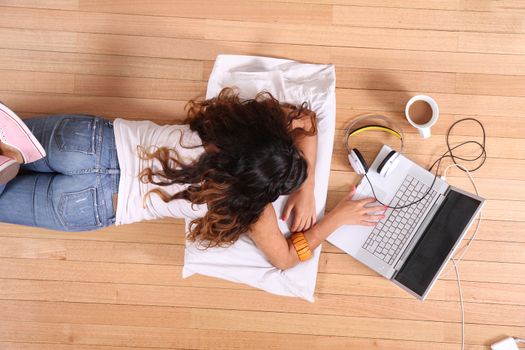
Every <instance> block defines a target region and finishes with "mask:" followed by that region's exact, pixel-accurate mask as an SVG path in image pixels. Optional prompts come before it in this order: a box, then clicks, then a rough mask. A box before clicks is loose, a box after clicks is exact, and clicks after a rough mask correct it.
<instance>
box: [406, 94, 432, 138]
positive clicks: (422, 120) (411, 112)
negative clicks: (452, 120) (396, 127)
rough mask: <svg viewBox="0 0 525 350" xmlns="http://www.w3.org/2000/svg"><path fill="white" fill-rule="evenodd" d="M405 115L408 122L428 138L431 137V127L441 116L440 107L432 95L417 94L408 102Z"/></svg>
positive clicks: (423, 136)
mask: <svg viewBox="0 0 525 350" xmlns="http://www.w3.org/2000/svg"><path fill="white" fill-rule="evenodd" d="M405 116H406V118H407V120H408V122H409V123H410V124H411V125H412V126H413V127H415V128H416V129H418V131H419V134H420V135H421V137H422V138H424V139H426V138H429V137H430V127H431V126H432V125H434V124H435V123H436V122H437V120H438V118H439V108H438V105H437V103H436V101H434V99H433V98H432V97H430V96H427V95H417V96H414V97H412V98H411V99H410V100H409V101H408V102H407V105H406V107H405Z"/></svg>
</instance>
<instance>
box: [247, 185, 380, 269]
mask: <svg viewBox="0 0 525 350" xmlns="http://www.w3.org/2000/svg"><path fill="white" fill-rule="evenodd" d="M354 192H355V188H354V189H353V190H352V191H351V192H350V193H349V194H347V195H346V196H345V197H344V198H343V199H342V200H341V201H340V202H339V204H337V206H336V207H335V208H334V209H332V210H331V211H330V212H329V213H328V214H326V215H325V216H324V217H323V219H322V220H321V221H319V222H318V223H317V224H316V225H313V226H312V227H310V228H309V229H308V230H306V231H305V233H304V236H305V238H306V241H307V242H308V245H309V246H310V249H311V250H312V251H313V250H314V249H315V248H317V247H318V246H319V245H320V244H321V243H322V242H323V241H324V240H325V239H326V237H328V236H329V235H330V234H331V233H332V232H334V231H335V230H336V229H338V228H339V227H340V226H342V225H363V226H374V225H375V224H376V223H377V221H379V220H381V219H382V218H383V217H384V216H383V215H372V214H370V213H371V212H377V211H381V210H383V211H384V210H385V207H383V206H374V207H365V205H366V204H370V203H373V202H375V199H374V198H366V199H361V200H358V201H353V200H352V196H353V194H354ZM248 236H249V237H250V238H251V239H252V240H253V241H254V242H255V244H256V245H257V247H258V248H259V249H261V250H262V251H263V252H264V254H265V255H266V257H267V258H268V260H269V261H270V262H271V263H272V265H274V266H275V267H277V268H278V269H281V270H285V269H289V268H291V267H293V266H295V265H297V264H298V263H299V262H300V260H299V256H298V255H297V251H296V250H295V247H294V246H293V244H292V242H291V240H290V239H289V238H288V239H287V238H286V237H285V236H283V234H282V233H281V230H280V229H279V226H278V224H277V217H276V215H275V211H274V209H273V206H272V204H268V205H267V206H266V208H265V209H264V212H263V213H262V215H261V217H260V218H259V220H258V221H257V222H256V223H255V224H254V225H253V226H252V228H251V230H250V231H249V232H248Z"/></svg>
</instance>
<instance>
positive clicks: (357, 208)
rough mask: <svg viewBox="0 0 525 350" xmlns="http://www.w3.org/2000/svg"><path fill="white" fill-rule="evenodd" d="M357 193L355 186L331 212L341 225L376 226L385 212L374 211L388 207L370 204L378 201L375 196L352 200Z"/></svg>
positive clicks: (384, 209)
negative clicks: (378, 213)
mask: <svg viewBox="0 0 525 350" xmlns="http://www.w3.org/2000/svg"><path fill="white" fill-rule="evenodd" d="M354 193H355V186H353V187H352V189H351V190H350V192H349V193H348V194H347V195H346V196H344V197H343V199H341V201H340V202H339V203H338V204H337V205H336V207H335V208H334V209H333V210H332V211H331V212H330V213H329V215H331V216H333V217H334V219H335V220H336V222H337V223H338V224H339V225H361V226H375V225H376V224H377V222H378V221H379V220H382V219H383V218H384V217H385V215H384V214H380V215H377V214H374V212H376V213H377V212H383V213H384V212H385V211H386V209H387V208H386V207H385V206H383V205H377V206H369V207H366V205H367V204H371V203H374V202H376V199H375V198H365V199H360V200H352V197H353V195H354Z"/></svg>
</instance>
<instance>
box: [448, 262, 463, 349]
mask: <svg viewBox="0 0 525 350" xmlns="http://www.w3.org/2000/svg"><path fill="white" fill-rule="evenodd" d="M450 260H451V261H452V263H453V264H454V270H455V271H456V281H457V282H458V292H459V304H460V305H461V350H464V349H465V308H464V306H463V292H462V291H461V279H460V278H459V270H458V265H457V264H456V262H455V261H454V259H450Z"/></svg>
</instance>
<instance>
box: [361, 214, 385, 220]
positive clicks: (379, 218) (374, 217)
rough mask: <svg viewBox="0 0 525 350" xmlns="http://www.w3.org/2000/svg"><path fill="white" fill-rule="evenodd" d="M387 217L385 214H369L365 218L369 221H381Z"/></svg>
mask: <svg viewBox="0 0 525 350" xmlns="http://www.w3.org/2000/svg"><path fill="white" fill-rule="evenodd" d="M384 218H385V216H384V215H367V216H366V219H365V220H368V221H379V220H383V219H384Z"/></svg>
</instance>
